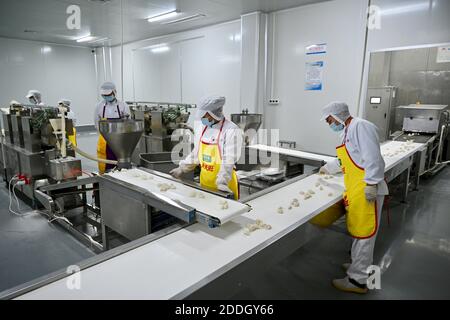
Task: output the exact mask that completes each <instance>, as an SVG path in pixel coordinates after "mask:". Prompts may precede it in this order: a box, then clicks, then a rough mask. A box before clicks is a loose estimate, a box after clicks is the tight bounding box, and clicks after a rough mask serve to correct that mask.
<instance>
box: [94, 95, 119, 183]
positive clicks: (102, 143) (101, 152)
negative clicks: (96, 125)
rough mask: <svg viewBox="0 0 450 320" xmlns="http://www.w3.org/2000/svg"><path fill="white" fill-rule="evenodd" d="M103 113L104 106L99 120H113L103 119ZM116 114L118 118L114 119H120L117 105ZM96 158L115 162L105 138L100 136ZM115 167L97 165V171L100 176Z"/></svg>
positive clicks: (102, 164)
mask: <svg viewBox="0 0 450 320" xmlns="http://www.w3.org/2000/svg"><path fill="white" fill-rule="evenodd" d="M105 112H106V104H105V105H104V106H103V115H102V117H101V120H112V119H114V118H105ZM117 113H118V114H119V117H118V118H116V119H120V118H122V115H121V112H120V109H119V105H117ZM97 158H99V159H106V160H117V158H116V156H115V155H114V153H113V152H112V150H111V149H110V148H109V147H108V144H107V143H106V140H105V138H103V136H102V135H101V134H99V136H98V142H97ZM114 167H115V166H114V165H111V164H106V163H101V162H99V163H98V171H99V173H100V174H103V173H105V172H106V171H107V170H110V169H113V168H114Z"/></svg>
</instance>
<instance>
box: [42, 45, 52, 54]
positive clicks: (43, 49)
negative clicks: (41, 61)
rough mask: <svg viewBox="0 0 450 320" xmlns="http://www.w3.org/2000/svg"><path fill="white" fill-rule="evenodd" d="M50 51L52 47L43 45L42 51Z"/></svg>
mask: <svg viewBox="0 0 450 320" xmlns="http://www.w3.org/2000/svg"><path fill="white" fill-rule="evenodd" d="M50 52H52V47H49V46H44V47H42V53H50Z"/></svg>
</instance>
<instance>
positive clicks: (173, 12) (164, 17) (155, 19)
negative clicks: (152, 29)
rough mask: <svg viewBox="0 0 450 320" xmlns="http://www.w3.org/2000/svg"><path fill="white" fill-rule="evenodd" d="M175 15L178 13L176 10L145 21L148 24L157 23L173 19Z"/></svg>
mask: <svg viewBox="0 0 450 320" xmlns="http://www.w3.org/2000/svg"><path fill="white" fill-rule="evenodd" d="M177 15H178V12H177V11H176V10H174V11H170V12H166V13H163V14H159V15H157V16H153V17H150V18H148V19H147V21H148V22H158V21H162V20H166V19H170V18H174V17H176V16H177Z"/></svg>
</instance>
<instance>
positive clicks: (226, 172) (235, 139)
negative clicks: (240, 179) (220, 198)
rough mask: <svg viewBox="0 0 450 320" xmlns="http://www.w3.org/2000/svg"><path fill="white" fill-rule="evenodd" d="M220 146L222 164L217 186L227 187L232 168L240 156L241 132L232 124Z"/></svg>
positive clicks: (224, 133) (242, 138)
mask: <svg viewBox="0 0 450 320" xmlns="http://www.w3.org/2000/svg"><path fill="white" fill-rule="evenodd" d="M223 135H224V137H223V138H224V140H223V146H222V164H221V166H220V170H219V173H218V174H217V184H224V185H228V183H229V182H230V181H231V178H232V173H233V169H234V166H235V165H236V163H237V162H238V161H239V158H240V156H241V150H242V144H243V140H244V137H243V133H242V130H241V129H240V128H239V127H238V126H236V125H235V124H234V123H232V126H231V125H230V127H229V128H227V130H226V131H225V132H223Z"/></svg>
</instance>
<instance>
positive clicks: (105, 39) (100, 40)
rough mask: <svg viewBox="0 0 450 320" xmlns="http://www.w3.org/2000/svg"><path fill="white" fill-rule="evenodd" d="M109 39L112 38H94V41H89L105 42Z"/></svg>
mask: <svg viewBox="0 0 450 320" xmlns="http://www.w3.org/2000/svg"><path fill="white" fill-rule="evenodd" d="M108 40H111V39H109V38H107V37H105V38H100V39H96V40H93V41H89V43H97V42H105V41H108Z"/></svg>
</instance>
